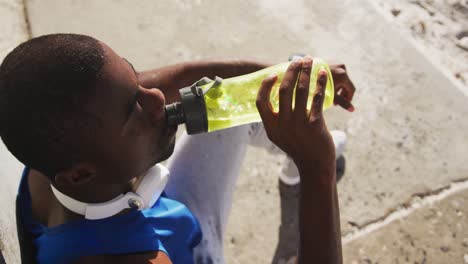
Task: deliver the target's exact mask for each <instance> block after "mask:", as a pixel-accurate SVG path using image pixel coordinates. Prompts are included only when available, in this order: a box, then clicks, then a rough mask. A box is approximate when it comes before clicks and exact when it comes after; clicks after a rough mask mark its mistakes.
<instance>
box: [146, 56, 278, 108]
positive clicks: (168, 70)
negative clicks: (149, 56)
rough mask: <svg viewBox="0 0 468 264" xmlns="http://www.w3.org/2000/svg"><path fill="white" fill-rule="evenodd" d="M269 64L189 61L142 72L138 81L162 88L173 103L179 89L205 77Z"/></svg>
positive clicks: (167, 99) (147, 85)
mask: <svg viewBox="0 0 468 264" xmlns="http://www.w3.org/2000/svg"><path fill="white" fill-rule="evenodd" d="M268 66H270V64H267V63H259V62H253V61H245V60H231V61H200V62H187V63H180V64H174V65H169V66H165V67H162V68H159V69H154V70H149V71H143V72H140V73H139V74H138V81H139V83H140V85H141V86H143V87H146V88H158V89H160V90H161V91H162V92H163V93H164V95H165V96H166V103H172V102H175V101H179V99H180V95H179V89H181V88H184V87H187V86H189V85H191V84H193V83H194V82H196V81H198V80H200V79H201V78H203V77H208V78H214V77H215V76H219V77H221V78H229V77H234V76H238V75H243V74H247V73H251V72H255V71H258V70H261V69H263V68H266V67H268Z"/></svg>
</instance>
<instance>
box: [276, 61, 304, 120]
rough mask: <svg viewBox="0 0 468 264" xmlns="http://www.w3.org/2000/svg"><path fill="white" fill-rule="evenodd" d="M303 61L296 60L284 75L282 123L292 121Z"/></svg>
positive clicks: (280, 103)
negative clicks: (295, 89)
mask: <svg viewBox="0 0 468 264" xmlns="http://www.w3.org/2000/svg"><path fill="white" fill-rule="evenodd" d="M301 67H302V60H295V61H293V62H291V64H290V65H289V67H288V69H287V70H286V73H285V74H284V78H283V81H282V82H281V85H280V88H279V119H280V123H284V121H286V120H290V118H291V112H292V97H293V92H294V87H295V86H296V82H297V77H298V75H299V72H300V71H301Z"/></svg>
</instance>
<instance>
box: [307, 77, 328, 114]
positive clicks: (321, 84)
mask: <svg viewBox="0 0 468 264" xmlns="http://www.w3.org/2000/svg"><path fill="white" fill-rule="evenodd" d="M326 86H327V71H325V70H320V72H319V74H318V77H317V88H316V89H315V93H314V99H313V100H312V107H311V111H310V117H309V120H310V121H314V120H316V119H317V118H320V117H321V116H322V112H323V110H322V109H323V101H324V99H325V87H326Z"/></svg>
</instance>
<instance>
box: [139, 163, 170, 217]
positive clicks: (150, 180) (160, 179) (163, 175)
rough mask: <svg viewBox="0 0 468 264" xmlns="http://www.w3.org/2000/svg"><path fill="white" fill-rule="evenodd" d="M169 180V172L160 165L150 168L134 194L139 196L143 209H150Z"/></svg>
mask: <svg viewBox="0 0 468 264" xmlns="http://www.w3.org/2000/svg"><path fill="white" fill-rule="evenodd" d="M168 180H169V170H168V169H167V168H166V167H164V166H163V165H161V164H157V165H156V166H154V167H152V168H150V169H149V170H148V171H147V172H146V174H145V176H144V177H143V180H142V181H141V182H140V184H139V185H138V188H137V190H136V194H137V195H138V196H140V197H141V198H142V199H143V201H144V205H143V208H145V209H146V208H151V207H153V205H154V204H155V203H156V201H157V200H158V198H159V197H160V196H161V194H162V193H163V191H164V188H165V187H166V184H167V181H168Z"/></svg>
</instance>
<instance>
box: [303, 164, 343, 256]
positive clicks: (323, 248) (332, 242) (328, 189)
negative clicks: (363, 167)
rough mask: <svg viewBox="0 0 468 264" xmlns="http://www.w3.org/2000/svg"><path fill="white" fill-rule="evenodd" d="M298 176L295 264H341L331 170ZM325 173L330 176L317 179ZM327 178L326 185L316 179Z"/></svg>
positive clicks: (308, 172)
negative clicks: (299, 178)
mask: <svg viewBox="0 0 468 264" xmlns="http://www.w3.org/2000/svg"><path fill="white" fill-rule="evenodd" d="M327 171H329V172H323V171H322V172H320V170H307V171H302V172H301V186H300V198H299V199H300V205H299V208H300V211H299V230H300V242H299V259H298V260H299V263H342V252H341V231H340V215H339V206H338V195H337V189H336V181H335V175H334V170H327ZM319 173H322V174H323V173H327V174H331V173H333V175H320V176H321V177H317V176H319V175H314V174H319ZM319 178H322V179H323V178H329V179H332V180H330V183H325V184H324V183H323V182H321V183H318V182H317V180H316V179H319Z"/></svg>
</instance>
